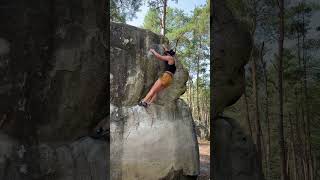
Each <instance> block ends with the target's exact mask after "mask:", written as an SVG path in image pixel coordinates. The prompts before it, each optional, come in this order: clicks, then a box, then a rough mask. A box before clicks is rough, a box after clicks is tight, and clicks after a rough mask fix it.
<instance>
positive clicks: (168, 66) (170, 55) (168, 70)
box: [138, 46, 176, 107]
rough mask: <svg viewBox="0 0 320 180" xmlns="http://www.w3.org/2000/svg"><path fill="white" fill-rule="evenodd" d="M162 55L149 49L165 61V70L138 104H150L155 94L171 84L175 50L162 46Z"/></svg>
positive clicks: (174, 66) (174, 69)
mask: <svg viewBox="0 0 320 180" xmlns="http://www.w3.org/2000/svg"><path fill="white" fill-rule="evenodd" d="M163 50H164V53H163V54H164V55H160V54H159V53H157V52H156V51H155V50H154V49H150V52H151V53H153V54H154V56H155V57H156V58H157V59H158V60H160V61H164V62H165V72H164V73H163V74H162V76H161V77H160V78H159V79H158V80H157V81H156V82H155V83H154V85H153V86H152V88H151V89H150V91H149V92H148V94H147V95H146V96H145V97H144V98H143V99H142V100H141V101H140V102H139V103H138V105H139V106H143V107H147V106H148V105H150V104H151V103H152V102H153V101H154V100H155V98H156V97H157V94H158V93H159V92H160V91H161V90H163V89H164V88H166V87H168V86H169V85H170V84H171V81H172V78H173V75H174V73H175V72H176V65H175V58H174V55H175V52H174V51H173V50H172V49H171V50H170V51H169V50H168V49H167V48H166V47H164V46H163Z"/></svg>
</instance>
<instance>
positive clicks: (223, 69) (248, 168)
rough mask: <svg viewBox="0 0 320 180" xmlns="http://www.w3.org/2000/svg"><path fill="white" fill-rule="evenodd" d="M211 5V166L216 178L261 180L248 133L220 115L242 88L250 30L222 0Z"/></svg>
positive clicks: (249, 43) (250, 43)
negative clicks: (212, 106) (212, 110)
mask: <svg viewBox="0 0 320 180" xmlns="http://www.w3.org/2000/svg"><path fill="white" fill-rule="evenodd" d="M213 7H214V8H213V9H212V14H213V21H211V22H213V25H212V26H211V27H212V28H214V29H213V37H214V38H213V42H214V48H213V49H214V52H213V55H214V65H213V67H214V70H213V72H214V75H213V77H214V80H213V82H214V88H213V104H214V108H215V109H214V121H213V123H214V130H213V131H214V135H213V136H214V138H215V139H214V141H213V142H214V145H213V151H214V154H213V156H214V157H215V158H214V161H213V162H212V164H213V166H211V168H213V170H214V178H215V179H216V180H230V179H232V180H262V179H263V177H260V176H259V174H261V172H259V169H258V168H257V167H258V166H257V163H258V162H257V159H258V158H257V153H256V148H255V145H254V143H253V141H252V139H251V137H249V136H248V135H247V134H248V133H245V132H244V130H243V129H241V127H240V126H239V124H238V122H237V121H236V120H233V119H230V118H228V117H223V116H222V115H221V114H222V113H223V110H224V108H225V107H227V106H230V105H232V104H234V103H235V102H236V101H237V100H238V99H239V98H240V97H241V95H242V94H243V92H244V87H245V79H244V75H245V74H244V72H245V71H244V65H245V64H246V63H247V61H248V60H249V56H250V51H251V46H252V42H251V37H250V33H249V31H248V28H246V26H245V25H244V24H242V23H240V22H238V21H237V20H236V19H235V18H234V17H233V15H232V13H231V11H230V10H229V8H228V7H227V4H226V1H224V0H216V1H214V5H213Z"/></svg>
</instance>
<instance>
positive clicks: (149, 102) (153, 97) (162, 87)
mask: <svg viewBox="0 0 320 180" xmlns="http://www.w3.org/2000/svg"><path fill="white" fill-rule="evenodd" d="M163 89H164V86H162V85H161V86H160V87H158V88H157V89H155V93H154V95H153V96H152V97H151V98H150V101H148V102H147V103H148V104H151V103H153V102H154V100H155V99H156V98H157V95H158V93H159V92H160V91H162V90H163Z"/></svg>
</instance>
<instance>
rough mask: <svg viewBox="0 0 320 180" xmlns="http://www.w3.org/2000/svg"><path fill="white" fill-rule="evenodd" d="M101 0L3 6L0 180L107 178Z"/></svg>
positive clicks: (14, 1)
mask: <svg viewBox="0 0 320 180" xmlns="http://www.w3.org/2000/svg"><path fill="white" fill-rule="evenodd" d="M104 3H105V1H103V0H97V1H86V0H80V1H79V0H57V1H28V2H22V1H17V0H12V1H3V2H1V11H0V20H1V22H2V23H1V24H0V74H1V75H0V144H1V145H0V179H3V180H9V179H10V180H31V179H32V180H33V179H41V180H46V179H59V180H69V179H83V180H87V179H97V180H98V179H101V180H103V179H106V178H107V177H108V174H107V173H108V171H107V169H108V167H107V160H108V157H107V149H108V143H107V142H106V141H104V140H94V139H92V138H90V137H88V135H89V133H90V132H91V131H93V128H94V127H95V126H96V125H97V124H98V123H99V121H100V120H101V119H103V118H105V117H106V116H107V110H108V109H107V108H106V107H107V103H106V102H105V101H104V100H105V99H107V94H106V90H107V89H106V85H107V83H108V81H107V77H108V74H107V73H106V71H107V70H108V61H107V52H108V49H107V48H106V46H105V44H106V42H107V40H108V39H107V38H108V36H106V35H107V33H106V28H107V27H106V21H105V15H104Z"/></svg>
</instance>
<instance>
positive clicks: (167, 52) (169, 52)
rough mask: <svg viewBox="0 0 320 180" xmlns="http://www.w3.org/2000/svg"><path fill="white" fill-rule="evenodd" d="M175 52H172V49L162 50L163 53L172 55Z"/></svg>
mask: <svg viewBox="0 0 320 180" xmlns="http://www.w3.org/2000/svg"><path fill="white" fill-rule="evenodd" d="M175 54H176V52H174V51H173V50H172V49H170V51H168V50H166V51H164V55H170V56H174V55H175Z"/></svg>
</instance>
